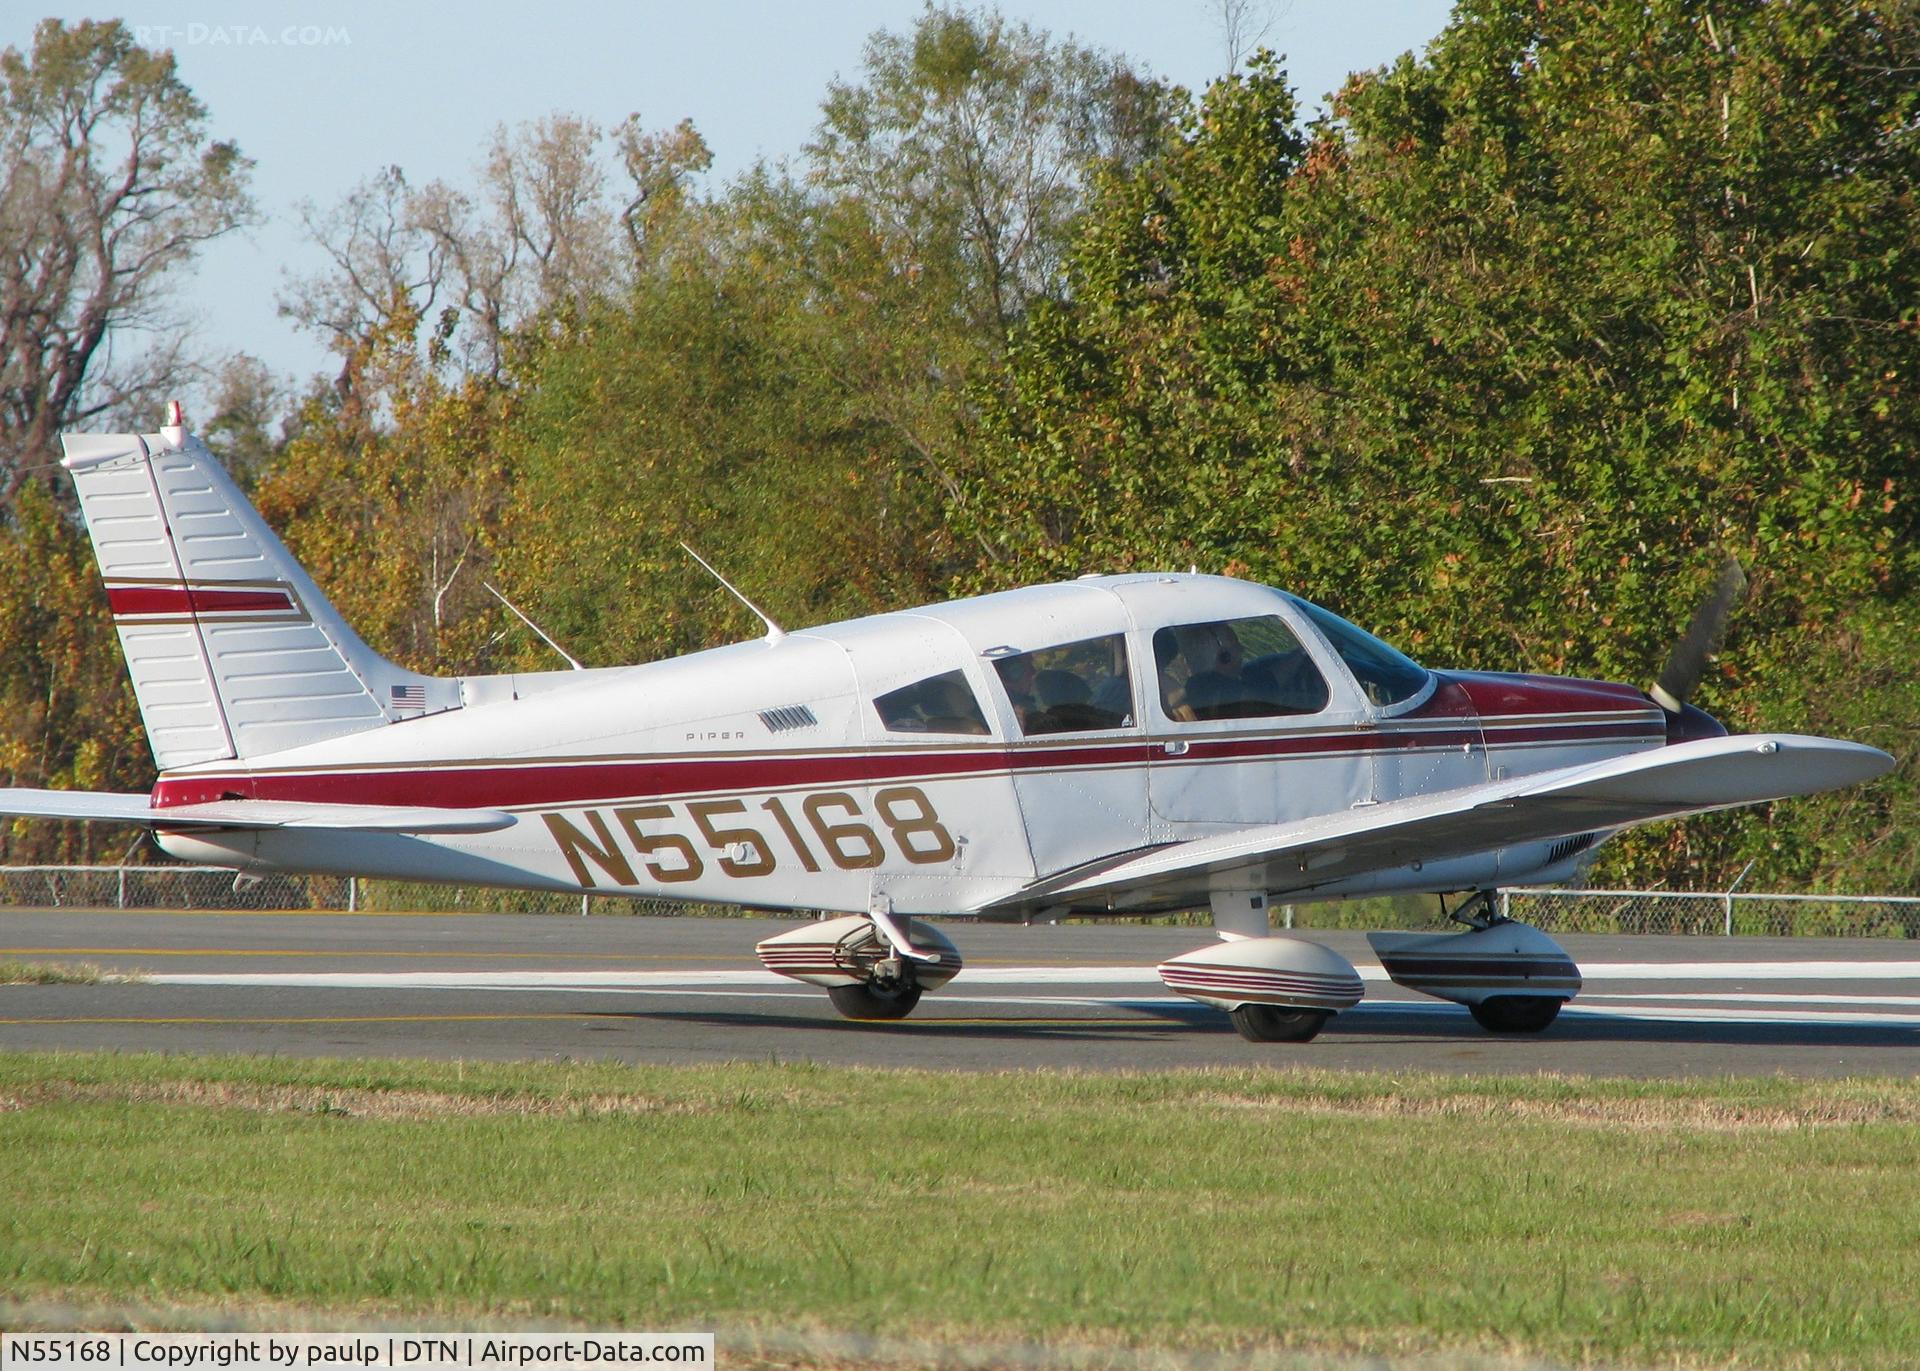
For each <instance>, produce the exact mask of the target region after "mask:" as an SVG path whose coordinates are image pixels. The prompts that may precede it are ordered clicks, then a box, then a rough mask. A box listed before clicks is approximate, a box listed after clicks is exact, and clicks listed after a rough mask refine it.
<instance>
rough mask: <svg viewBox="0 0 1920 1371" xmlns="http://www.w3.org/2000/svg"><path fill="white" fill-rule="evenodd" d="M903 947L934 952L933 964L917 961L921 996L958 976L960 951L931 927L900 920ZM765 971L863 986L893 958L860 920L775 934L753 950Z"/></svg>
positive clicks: (850, 917) (857, 916) (856, 917)
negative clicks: (876, 968) (905, 944)
mask: <svg viewBox="0 0 1920 1371" xmlns="http://www.w3.org/2000/svg"><path fill="white" fill-rule="evenodd" d="M903 922H904V923H905V925H906V927H905V930H904V931H905V933H906V935H907V941H908V942H910V943H912V944H913V945H914V946H915V947H917V948H919V949H921V950H922V951H924V952H937V953H939V954H940V960H939V961H937V962H922V961H915V962H914V963H913V980H914V983H915V984H917V985H918V986H919V987H920V988H921V989H923V990H937V989H939V988H940V987H941V986H943V985H945V984H946V983H947V982H948V981H950V980H952V979H953V978H954V977H955V976H957V975H959V974H960V969H961V965H962V963H961V960H960V949H959V948H957V947H955V946H954V945H953V943H952V941H951V940H950V939H949V938H948V937H947V936H946V935H945V934H944V933H942V932H940V930H939V929H937V928H935V927H934V926H933V925H932V924H925V923H921V922H919V921H918V920H912V919H909V920H904V921H903ZM753 950H754V953H755V955H757V956H758V957H759V958H760V962H761V964H762V965H763V966H765V967H766V968H767V970H769V971H771V972H773V973H774V974H775V975H777V976H789V977H791V978H793V979H794V980H796V981H806V982H808V983H809V984H811V985H823V986H827V987H828V988H832V987H833V986H837V985H865V984H866V983H867V980H868V978H869V977H870V976H871V975H872V974H873V968H874V966H875V964H876V963H879V962H882V961H885V960H887V959H888V958H889V957H891V956H893V948H892V947H891V946H889V945H888V943H887V940H886V939H885V938H883V937H881V936H880V930H879V929H877V928H875V927H874V926H873V920H871V919H869V918H867V917H866V916H865V915H864V914H849V915H846V916H845V917H844V918H839V919H826V920H823V921H822V922H820V923H811V924H802V925H801V926H800V927H799V928H790V929H788V930H787V931H786V932H785V933H776V934H775V935H774V936H773V937H771V938H766V939H763V940H762V941H761V942H760V943H759V944H758V945H756V946H755V947H754V949H753Z"/></svg>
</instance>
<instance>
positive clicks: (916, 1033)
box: [597, 1005, 1920, 1048]
mask: <svg viewBox="0 0 1920 1371" xmlns="http://www.w3.org/2000/svg"><path fill="white" fill-rule="evenodd" d="M1134 1014H1135V1015H1137V1017H1129V1018H1128V1019H1127V1020H1126V1021H1124V1022H1120V1021H1116V1020H1115V1019H1113V1018H1110V1017H1108V1018H1099V1019H1087V1020H1085V1021H1084V1022H1080V1021H1075V1020H1072V1019H1067V1018H1048V1017H1046V1016H1044V1015H1035V1016H1032V1017H1017V1016H1006V1017H995V1018H987V1017H986V1016H978V1017H974V1016H969V1017H965V1018H959V1017H956V1018H952V1019H945V1018H938V1017H934V1016H927V1017H914V1018H908V1019H901V1020H897V1021H887V1020H870V1021H856V1020H852V1019H842V1018H839V1017H838V1016H834V1017H828V1016H826V1015H801V1014H782V1013H767V1012H760V1013H756V1012H754V1011H752V1010H692V1009H666V1010H632V1011H626V1012H623V1013H620V1014H618V1015H615V1016H612V1017H617V1018H630V1019H637V1020H662V1021H669V1022H674V1023H685V1024H703V1025H707V1026H711V1027H714V1028H743V1029H756V1028H757V1029H770V1028H779V1029H784V1030H790V1031H795V1032H812V1033H828V1034H844V1033H855V1034H860V1033H884V1034H890V1035H901V1036H910V1037H916V1038H927V1039H936V1040H938V1039H986V1040H997V1039H1005V1040H1008V1041H1034V1040H1039V1041H1060V1040H1083V1039H1098V1040H1101V1041H1107V1042H1111V1041H1115V1040H1125V1039H1128V1038H1138V1039H1141V1040H1164V1039H1166V1038H1167V1037H1169V1036H1173V1035H1180V1034H1186V1033H1199V1034H1206V1035H1212V1036H1218V1035H1225V1036H1233V1035H1234V1030H1233V1026H1232V1025H1231V1024H1230V1023H1229V1022H1228V1021H1227V1017H1226V1015H1225V1014H1222V1013H1219V1012H1218V1011H1216V1010H1211V1009H1207V1008H1205V1007H1204V1006H1200V1005H1196V1006H1194V1007H1193V1008H1192V1009H1191V1010H1183V1009H1181V1008H1180V1007H1177V1006H1151V1007H1147V1006H1142V1007H1140V1008H1139V1009H1138V1010H1135V1011H1134ZM597 1017H608V1016H605V1015H601V1016H597ZM1322 1037H1323V1038H1325V1039H1329V1040H1331V1039H1349V1040H1352V1039H1382V1038H1385V1039H1391V1040H1394V1041H1398V1042H1414V1041H1432V1042H1443V1041H1444V1042H1458V1041H1470V1042H1473V1043H1478V1044H1488V1043H1512V1044H1528V1043H1535V1044H1538V1045H1540V1046H1541V1047H1543V1048H1549V1047H1552V1046H1554V1045H1555V1044H1570V1043H1673V1044H1690V1045H1697V1046H1720V1047H1903V1048H1913V1047H1915V1046H1920V1029H1910V1028H1899V1027H1891V1026H1887V1025H1878V1024H1846V1023H1838V1024H1809V1023H1781V1022H1764V1023H1742V1022H1709V1023H1689V1022H1678V1021H1674V1020H1670V1019H1654V1018H1646V1019H1634V1018H1627V1017H1623V1016H1616V1015H1611V1014H1609V1015H1606V1016H1604V1017H1602V1016H1599V1015H1593V1016H1584V1015H1580V1014H1577V1013H1570V1014H1568V1015H1567V1016H1565V1017H1563V1018H1562V1019H1560V1021H1559V1022H1557V1023H1555V1024H1554V1025H1553V1027H1552V1028H1550V1029H1548V1030H1547V1031H1546V1032H1545V1033H1541V1034H1528V1033H1515V1034H1505V1033H1503V1034H1492V1033H1488V1032H1486V1031H1485V1030H1484V1029H1482V1028H1481V1027H1480V1026H1479V1025H1478V1024H1476V1023H1474V1021H1473V1020H1472V1019H1471V1018H1470V1017H1469V1016H1468V1014H1467V1012H1466V1011H1465V1010H1461V1011H1460V1012H1459V1013H1458V1014H1453V1013H1445V1012H1436V1011H1435V1010H1434V1009H1429V1008H1427V1007H1425V1006H1417V1007H1410V1008H1409V1009H1408V1010H1406V1011H1404V1012H1395V1011H1394V1010H1392V1009H1384V1008H1381V1009H1373V1010H1370V1011H1368V1012H1367V1013H1366V1014H1363V1015H1351V1016H1343V1015H1336V1016H1335V1017H1334V1019H1333V1020H1332V1022H1330V1023H1329V1024H1328V1025H1327V1027H1326V1028H1325V1030H1323V1033H1322Z"/></svg>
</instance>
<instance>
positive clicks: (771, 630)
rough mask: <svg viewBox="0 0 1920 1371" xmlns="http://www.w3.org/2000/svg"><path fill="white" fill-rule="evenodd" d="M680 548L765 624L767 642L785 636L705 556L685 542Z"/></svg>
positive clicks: (774, 641)
mask: <svg viewBox="0 0 1920 1371" xmlns="http://www.w3.org/2000/svg"><path fill="white" fill-rule="evenodd" d="M680 548H681V550H682V551H683V552H685V553H686V554H687V556H689V557H691V558H693V560H694V561H696V562H698V563H700V565H701V566H703V567H705V568H706V569H707V575H709V576H711V577H713V579H714V580H716V581H718V582H719V583H720V584H721V585H723V586H725V587H726V588H727V594H729V595H731V596H733V598H734V599H736V600H738V601H739V602H740V603H741V604H743V605H745V606H746V607H747V608H748V609H750V610H752V611H753V613H754V617H755V618H757V619H759V620H760V622H761V623H763V624H765V625H766V626H767V641H768V642H770V643H777V642H779V641H780V640H781V639H782V638H784V637H786V636H787V631H786V630H785V629H784V628H782V627H780V625H778V624H776V623H775V622H774V621H773V620H772V619H770V618H768V617H767V612H766V611H765V610H763V609H761V608H760V606H759V605H756V604H755V603H754V602H753V601H751V600H749V599H748V598H747V597H746V596H744V595H742V594H741V593H740V591H739V589H738V588H737V587H736V586H735V585H734V584H733V582H732V581H729V580H728V579H727V578H726V577H724V576H722V575H721V574H720V573H719V572H717V571H715V570H714V569H713V564H712V563H711V562H709V561H708V560H707V559H706V558H705V557H702V556H701V555H700V554H699V553H697V552H695V551H694V550H693V549H692V548H690V547H688V546H687V545H686V544H685V543H682V544H680Z"/></svg>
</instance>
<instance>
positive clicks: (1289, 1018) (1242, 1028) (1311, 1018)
mask: <svg viewBox="0 0 1920 1371" xmlns="http://www.w3.org/2000/svg"><path fill="white" fill-rule="evenodd" d="M1227 1017H1228V1018H1229V1019H1232V1020H1233V1026H1234V1027H1235V1028H1236V1029H1238V1030H1239V1032H1240V1036H1241V1037H1243V1038H1245V1039H1246V1040H1247V1041H1248V1042H1250V1043H1304V1042H1311V1041H1312V1040H1313V1039H1314V1038H1315V1037H1317V1036H1319V1033H1320V1030H1321V1029H1323V1028H1325V1027H1326V1026H1327V1019H1328V1018H1329V1017H1330V1015H1328V1013H1327V1012H1326V1011H1325V1010H1323V1009H1282V1008H1281V1007H1280V1006H1279V1005H1272V1004H1243V1005H1241V1006H1240V1007H1239V1008H1237V1009H1230V1010H1228V1011H1227Z"/></svg>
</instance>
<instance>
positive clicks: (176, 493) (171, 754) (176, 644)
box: [61, 424, 459, 771]
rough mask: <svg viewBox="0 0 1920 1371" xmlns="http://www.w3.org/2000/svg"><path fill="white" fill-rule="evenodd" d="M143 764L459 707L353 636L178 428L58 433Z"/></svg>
mask: <svg viewBox="0 0 1920 1371" xmlns="http://www.w3.org/2000/svg"><path fill="white" fill-rule="evenodd" d="M61 443H62V445H63V446H64V448H65V450H66V457H65V460H64V462H63V463H62V465H64V466H65V467H66V468H67V470H68V471H69V472H71V473H72V475H73V482H74V486H75V488H76V489H77V490H78V491H79V495H80V509H81V513H82V514H83V515H84V516H85V519H86V524H87V534H88V536H89V537H90V538H91V539H92V540H93V548H94V554H95V557H96V558H97V560H98V562H99V565H100V574H101V576H102V578H103V579H104V580H105V582H106V587H107V601H108V604H109V606H110V607H111V609H112V611H113V618H114V625H115V627H116V628H117V629H118V630H119V634H120V646H121V649H122V651H123V652H124V653H125V655H126V659H127V670H128V673H129V674H130V675H131V676H132V678H133V689H134V695H135V697H136V698H137V699H138V701H139V704H140V714H141V718H142V719H143V721H144V722H145V724H146V727H147V738H148V741H149V742H150V744H151V745H152V747H153V756H154V761H155V762H156V763H157V764H158V765H159V767H160V768H161V770H163V771H164V770H169V769H172V768H174V767H180V766H187V765H191V764H192V763H195V762H206V761H217V760H221V759H227V758H247V757H255V756H260V755H263V754H266V753H270V752H280V751H284V750H285V749H287V748H291V747H298V746H300V745H302V744H305V743H314V742H320V741H323V740H325V739H327V738H334V737H339V736H342V735H344V734H348V733H358V732H361V731H363V730H365V729H369V728H377V727H379V726H381V725H383V724H387V723H392V722H395V721H397V720H399V719H403V718H410V717H415V716H418V715H420V714H424V713H430V712H433V711H436V710H439V709H445V708H450V707H453V706H455V705H457V704H458V703H459V683H458V681H455V680H437V679H435V678H433V677H429V676H421V675H418V674H416V673H414V672H410V671H406V670H403V669H402V668H400V667H398V666H396V665H394V664H393V663H392V662H389V661H387V660H386V659H385V658H384V657H381V656H380V655H379V654H378V653H376V652H374V651H373V649H372V648H370V647H368V646H367V645H366V643H364V642H363V641H361V639H360V636H359V635H358V634H356V633H355V632H354V631H353V629H352V628H350V627H349V626H348V625H347V623H346V621H345V620H344V619H342V618H341V617H340V615H339V613H338V612H337V611H336V610H335V609H334V608H333V606H332V605H331V604H330V603H328V601H327V598H326V596H325V595H323V594H322V593H321V591H320V588H319V587H318V586H317V585H315V584H314V582H313V579H312V578H311V577H309V576H308V575H307V573H306V572H305V571H304V570H303V569H302V568H301V567H300V565H299V563H297V562H296V561H295V560H294V559H293V556H292V554H291V553H289V552H288V551H287V549H286V547H285V545H284V544H282V543H281V541H280V539H279V537H278V536H277V535H276V534H275V533H274V532H273V530H272V529H271V528H269V527H268V526H267V523H266V521H265V520H264V519H262V518H261V517H260V515H259V513H258V512H257V511H256V510H255V509H254V508H253V506H252V505H251V504H249V503H248V502H247V499H246V497H245V496H244V495H242V494H241V493H240V490H239V488H238V487H237V486H235V485H234V483H233V481H232V479H231V478H230V477H229V476H228V475H227V473H226V471H225V469H224V468H223V467H222V466H221V465H220V462H219V459H217V458H216V457H214V455H213V454H212V453H211V452H210V451H208V449H207V446H206V444H204V443H202V442H201V441H200V440H199V439H198V438H196V437H193V436H191V435H189V434H188V433H187V432H186V431H185V429H184V428H182V427H180V426H178V425H177V424H176V425H171V426H169V427H167V428H163V429H162V430H161V431H160V432H159V433H157V434H148V435H141V434H128V433H113V434H68V435H65V436H63V437H62V439H61Z"/></svg>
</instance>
